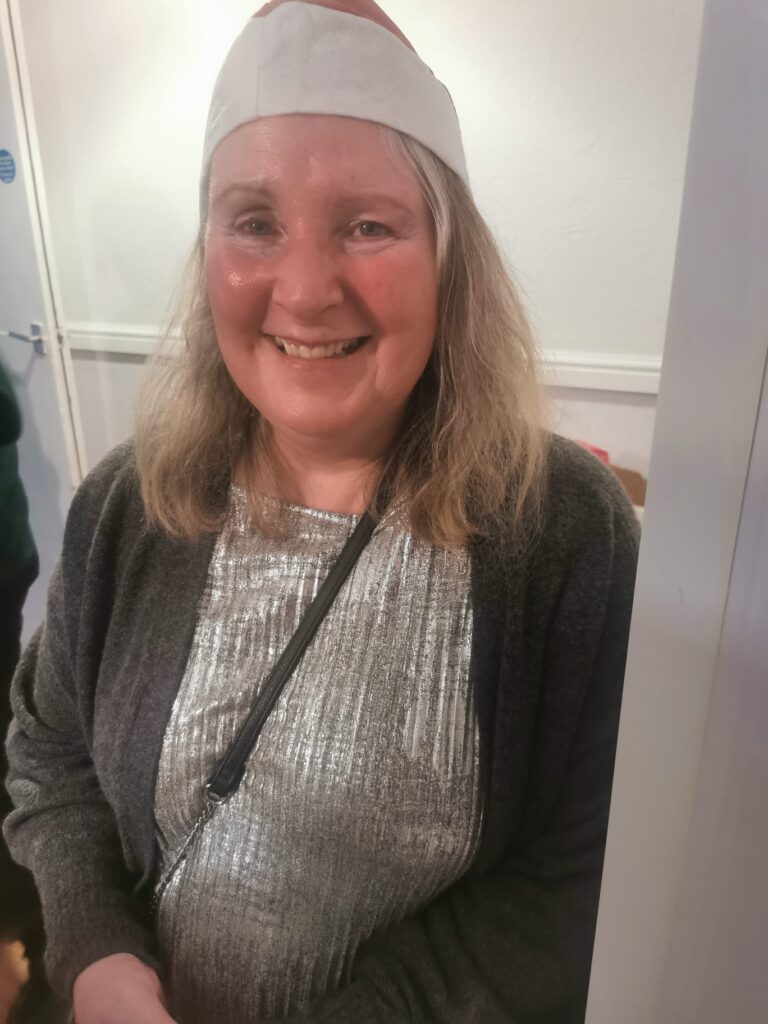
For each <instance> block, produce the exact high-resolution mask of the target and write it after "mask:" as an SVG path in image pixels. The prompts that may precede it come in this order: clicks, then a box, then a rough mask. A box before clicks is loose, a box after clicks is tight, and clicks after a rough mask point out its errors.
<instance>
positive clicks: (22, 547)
mask: <svg viewBox="0 0 768 1024" xmlns="http://www.w3.org/2000/svg"><path fill="white" fill-rule="evenodd" d="M20 436H21V414H20V413H19V407H18V404H17V402H16V397H15V395H14V393H13V389H12V387H11V382H10V380H9V378H8V375H7V373H6V371H5V369H4V368H3V365H2V363H0V619H3V620H5V619H6V618H8V617H11V616H13V617H14V618H15V617H17V616H18V615H20V613H21V607H22V605H23V603H24V598H25V596H26V592H27V590H28V588H29V586H30V584H31V583H32V581H33V580H34V579H35V577H36V576H37V568H38V566H37V551H36V550H35V542H34V540H33V539H32V533H31V531H30V528H29V506H28V504H27V498H26V495H25V494H24V488H23V486H22V483H21V479H20V478H19V458H18V453H17V451H16V442H17V441H18V440H19V437H20Z"/></svg>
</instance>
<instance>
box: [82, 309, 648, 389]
mask: <svg viewBox="0 0 768 1024" xmlns="http://www.w3.org/2000/svg"><path fill="white" fill-rule="evenodd" d="M66 333H67V337H68V340H69V347H70V349H71V351H72V352H77V353H91V354H95V355H100V354H107V355H122V356H125V355H130V356H137V355H138V356H149V355H151V354H152V353H153V352H154V351H155V349H156V348H157V345H158V342H159V339H160V332H159V331H158V330H157V328H153V327H143V326H138V325H121V324H88V323H70V324H67V328H66ZM542 362H543V366H544V380H545V382H546V383H547V384H548V385H549V386H550V387H555V388H578V389H580V390H589V391H614V392H617V391H620V392H628V393H630V394H642V395H655V394H657V393H658V390H659V378H660V376H661V359H660V358H659V357H656V356H608V355H604V354H602V353H600V352H567V351H550V352H545V353H544V355H543V359H542Z"/></svg>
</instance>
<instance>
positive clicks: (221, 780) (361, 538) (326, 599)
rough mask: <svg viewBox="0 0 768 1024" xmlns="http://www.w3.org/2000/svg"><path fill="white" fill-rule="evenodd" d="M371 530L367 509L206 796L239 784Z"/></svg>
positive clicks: (219, 796) (216, 796)
mask: <svg viewBox="0 0 768 1024" xmlns="http://www.w3.org/2000/svg"><path fill="white" fill-rule="evenodd" d="M373 529H374V523H373V520H372V519H371V516H370V515H369V513H368V512H366V513H364V515H363V516H362V518H361V519H360V522H359V523H358V524H357V526H356V527H355V529H354V531H353V533H352V535H351V536H350V538H349V540H348V541H347V542H346V544H345V545H344V547H343V548H342V550H341V553H340V554H339V556H338V558H337V559H336V561H335V562H334V564H333V566H332V567H331V571H330V572H329V573H328V576H327V577H326V578H325V580H324V581H323V583H322V585H321V587H320V589H319V590H318V592H317V595H316V596H315V599H314V600H313V601H312V604H311V605H310V606H309V608H308V609H307V611H306V612H305V613H304V617H303V619H302V620H301V622H300V623H299V627H298V629H297V630H296V632H295V633H294V634H293V636H292V637H291V639H290V640H289V641H288V644H287V646H286V648H285V650H284V651H283V653H282V654H281V655H280V657H279V659H278V660H277V662H276V663H275V665H274V667H273V669H272V671H271V672H270V673H269V675H268V676H267V678H266V680H265V682H264V685H263V686H262V687H261V689H260V690H259V692H258V694H257V696H256V699H255V700H254V702H253V707H252V708H251V710H250V712H249V713H248V717H247V718H246V720H245V722H244V723H243V724H242V726H241V727H240V730H239V732H238V734H237V736H236V737H235V739H234V741H233V743H232V746H231V747H230V748H229V750H228V751H227V753H226V754H225V755H224V757H223V758H222V759H221V761H219V763H218V765H217V766H216V768H215V769H214V771H213V774H212V775H211V777H210V779H209V780H208V782H207V784H206V787H205V791H206V794H207V796H208V799H209V800H211V801H213V802H214V803H220V802H221V801H222V800H226V798H227V797H228V796H230V795H231V794H232V793H234V791H235V790H236V789H237V787H238V786H239V784H240V780H241V779H242V777H243V773H244V772H245V765H246V762H247V761H248V758H249V757H250V755H251V753H252V751H253V748H254V747H255V746H256V742H257V740H258V738H259V735H260V734H261V730H262V729H263V727H264V723H265V722H266V720H267V719H268V718H269V716H270V714H271V712H272V709H273V708H274V706H275V704H276V702H277V699H278V697H279V696H280V694H281V693H282V692H283V688H284V687H285V684H286V683H287V682H288V680H289V679H290V677H291V673H292V672H293V670H294V669H295V668H296V666H297V665H298V663H299V660H300V658H301V656H302V654H303V653H304V651H305V650H306V649H307V645H308V644H309V643H310V641H311V640H312V637H313V636H314V635H315V633H316V632H317V629H318V626H319V625H320V623H321V622H322V621H323V619H324V618H325V615H326V613H327V611H328V609H329V608H330V606H331V604H332V603H333V601H334V598H335V597H336V595H337V594H338V592H339V590H340V589H341V587H342V586H343V584H344V581H345V580H346V579H347V577H348V576H349V574H350V572H351V571H352V568H353V567H354V565H355V562H356V561H357V559H358V558H359V557H360V553H361V551H362V550H363V548H364V547H365V546H366V544H367V543H368V541H369V540H370V539H371V535H372V534H373Z"/></svg>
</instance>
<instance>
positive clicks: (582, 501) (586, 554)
mask: <svg viewBox="0 0 768 1024" xmlns="http://www.w3.org/2000/svg"><path fill="white" fill-rule="evenodd" d="M544 474H545V479H544V482H543V484H544V486H543V499H542V508H541V514H540V516H539V519H538V523H537V525H536V528H535V529H532V530H530V531H529V532H528V533H527V534H526V536H525V537H524V538H523V540H519V539H516V538H515V537H514V536H512V535H511V531H510V533H509V534H508V535H504V532H503V531H501V533H496V534H494V535H493V536H491V537H488V538H486V541H485V542H484V543H483V544H480V545H478V546H477V548H476V558H477V561H478V565H482V567H483V569H484V570H485V571H487V572H488V573H490V575H491V576H493V575H494V574H500V575H501V578H504V579H506V581H507V584H511V583H512V581H514V580H516V581H517V582H518V584H519V585H521V586H523V587H524V588H525V590H526V591H528V592H529V593H530V594H533V593H541V594H543V595H545V596H546V597H547V599H548V600H554V599H555V596H556V595H557V593H559V591H560V589H561V587H562V586H563V584H564V583H565V581H566V580H567V579H568V578H569V577H571V576H572V575H573V573H574V572H576V573H577V574H579V575H582V576H584V578H585V580H586V581H587V582H586V583H585V585H588V582H589V579H588V578H590V577H591V578H592V579H593V581H594V583H595V585H598V583H600V584H601V585H602V584H605V583H607V582H608V580H610V578H611V576H612V575H614V574H616V573H617V574H618V575H619V576H621V577H622V578H624V579H625V580H626V581H627V585H628V586H629V585H630V584H631V581H632V580H633V579H634V572H635V567H636V562H637V549H638V544H639V537H640V526H639V523H638V520H637V516H636V515H635V511H634V509H633V508H632V505H631V503H630V501H629V498H628V497H627V495H626V493H625V492H624V489H623V487H622V486H621V483H620V482H619V480H618V478H617V477H616V475H615V474H614V473H613V472H612V471H611V470H610V469H609V468H608V467H607V466H605V465H603V463H601V462H600V460H599V459H597V458H595V456H594V455H592V454H591V453H590V452H588V451H586V450H585V449H583V448H581V447H580V446H579V445H577V444H574V443H573V442H572V441H568V440H567V439H566V438H564V437H560V436H558V435H554V434H553V435H550V437H549V438H548V450H547V460H546V467H545V471H544Z"/></svg>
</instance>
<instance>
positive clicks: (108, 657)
mask: <svg viewBox="0 0 768 1024" xmlns="http://www.w3.org/2000/svg"><path fill="white" fill-rule="evenodd" d="M331 72H332V73H331ZM200 200H201V221H200V232H199V236H198V239H197V242H196V244H195V247H194V251H193V253H192V257H191V260H190V264H189V269H188V282H187V284H188V287H187V290H186V293H185V294H184V296H183V299H182V302H181V304H180V308H179V311H178V314H177V318H176V321H175V325H176V326H177V327H178V329H179V332H180V334H181V337H182V345H181V347H180V348H179V347H178V346H177V345H175V344H174V346H173V348H169V349H166V350H164V351H163V352H161V353H160V354H159V356H158V357H157V359H156V360H155V361H154V362H153V364H152V366H151V368H150V371H149V373H148V376H147V381H146V385H145V388H144V391H143V394H142V399H141V405H140V410H139V416H138V421H137V427H136V437H135V442H133V443H131V444H128V445H126V446H123V447H121V448H119V449H117V450H116V451H115V452H113V453H112V454H111V455H110V456H109V457H108V458H107V459H106V460H105V461H104V462H103V463H102V464H101V466H99V467H98V468H97V469H96V470H95V471H94V472H93V473H92V474H91V476H90V477H89V478H88V479H87V480H86V482H85V483H84V484H83V486H82V487H81V489H80V490H79V492H78V494H77V496H76V498H75V500H74V502H73V506H72V511H71V514H70V519H69V524H68V528H67V535H66V538H65V545H64V551H63V554H62V560H61V566H60V569H59V572H58V574H57V576H56V577H55V578H54V580H53V582H52V585H51V593H50V601H49V618H48V622H47V624H46V628H45V630H44V631H43V632H42V634H40V635H38V636H37V637H36V638H35V640H34V642H33V644H32V645H31V646H30V648H29V649H28V651H27V652H26V654H25V657H24V660H23V664H22V667H21V669H20V671H19V673H18V675H17V678H16V682H15V697H14V701H15V716H16V717H15V724H14V729H13V731H12V733H11V738H10V743H9V756H10V761H11V775H10V790H11V792H12V795H13V798H14V801H15V805H16V809H15V811H14V812H13V813H12V814H11V816H10V818H9V820H8V824H7V826H6V831H7V836H8V840H9V844H10V845H11V847H12V849H13V851H14V853H15V855H16V856H17V857H18V859H19V860H21V861H23V862H24V863H26V864H28V865H29V866H30V867H31V868H32V870H33V871H34V873H35V875H36V879H37V882H38V885H39V888H40V892H41V895H42V900H43V905H44V912H45V918H46V933H47V936H48V954H47V963H48V969H49V972H50V975H51V978H52V980H53V982H54V983H55V985H56V986H57V987H58V988H59V989H60V990H61V991H62V993H64V994H65V995H67V996H68V997H71V999H72V1001H73V1006H74V1012H75V1018H76V1020H77V1024H170V1022H172V1021H173V1020H176V1021H178V1022H180V1024H212V1022H214V1021H215V1022H219V1021H226V1022H227V1024H255V1022H257V1021H263V1022H269V1021H277V1020H283V1021H289V1020H290V1021H295V1022H299V1021H304V1022H306V1024H309V1022H316V1024H320V1022H329V1024H330V1022H331V1021H332V1022H334V1024H360V1022H361V1021H367V1022H370V1024H385V1022H386V1024H393V1022H395V1024H396V1022H402V1024H405V1022H409V1021H412V1022H433V1021H434V1022H446V1024H447V1022H455V1024H466V1022H469V1021H478V1022H480V1021H482V1024H502V1022H508V1021H515V1022H516V1024H534V1022H540V1021H543V1020H546V1021H548V1022H549V1024H575V1022H577V1021H581V1020H583V1017H584V1007H585V1002H586V992H587V983H588V976H589V964H590V957H591V947H592V941H593V936H594V927H595V917H596V910H597V900H598V893H599V883H600V872H601V864H602V856H603V849H604V842H605V830H606V824H607V817H608V803H609V795H610V786H611V775H612V765H613V756H614V749H615V743H616V732H617V725H618V711H619V704H620V694H621V684H622V675H623V665H624V657H625V652H626V640H627V632H628V625H629V613H630V607H631V600H632V586H633V578H634V566H635V557H636V545H637V526H636V522H635V519H634V516H633V513H632V509H631V507H630V506H629V504H628V502H627V500H626V498H625V497H624V496H623V493H622V491H621V488H620V487H619V485H618V482H617V481H616V480H615V479H614V478H613V477H612V476H611V474H610V473H609V472H608V470H606V469H605V468H604V467H602V465H601V464H600V463H599V462H598V461H597V460H596V459H594V458H593V457H592V456H590V455H588V454H586V453H585V452H583V451H581V450H580V449H576V448H575V447H574V446H572V445H569V444H568V443H567V442H564V441H563V440H562V439H558V438H554V437H552V436H551V435H549V434H548V433H547V432H546V430H545V427H544V417H543V413H542V401H541V397H540V393H539V390H538V385H537V368H536V360H535V350H534V344H533V340H532V337H531V333H530V330H529V328H528V326H527V323H526V318H525V315H524V313H523V311H522V308H521V306H520V302H519V300H518V298H517V294H516V291H515V288H514V286H513V284H512V283H511V281H510V279H509V276H508V274H507V272H506V270H505V268H504V264H503V261H502V259H501V257H500V255H499V252H498V249H497V247H496V244H495V242H494V240H493V238H492V236H491V234H490V232H489V230H488V228H487V227H486V225H485V223H484V221H483V219H482V217H481V216H480V214H479V212H478V210H477V207H476V206H475V203H474V201H473V199H472V195H471V192H470V189H469V183H468V175H467V170H466V164H465V161H464V153H463V148H462V144H461V136H460V133H459V128H458V122H457V120H456V114H455V111H454V109H453V105H452V103H451V101H450V97H449V96H448V94H447V92H446V90H445V89H444V87H443V86H442V85H440V83H439V82H437V80H436V79H435V78H434V76H433V75H432V73H431V72H430V71H429V69H428V68H426V66H425V65H424V64H423V63H422V62H421V61H420V60H419V58H418V57H417V56H416V54H415V53H414V52H413V50H412V48H411V47H410V44H408V43H407V40H406V39H405V37H404V36H403V35H402V33H401V32H399V30H397V29H396V27H395V26H393V24H392V23H391V22H390V21H389V19H388V18H387V17H386V16H385V15H384V14H383V12H382V11H380V9H379V8H378V7H376V5H375V4H373V3H371V2H370V0H344V2H343V3H342V2H339V3H335V2H328V3H324V4H312V3H300V2H295V0H291V2H278V3H272V4H269V5H268V6H267V8H265V9H264V10H263V11H262V12H261V16H257V17H255V18H253V19H252V20H251V21H250V22H249V24H248V25H247V26H246V28H245V29H244V31H243V33H242V35H241V36H240V37H239V38H238V40H237V41H236V42H235V44H234V46H233V47H232V50H231V52H230V54H229V55H228V57H227V59H226V61H225V64H224V66H223V68H222V71H221V73H220V75H219V79H218V82H217V85H216V89H215V91H214V97H213V102H212V105H211V114H210V117H209V122H208V128H207V132H206V145H205V151H204V159H203V167H202V171H201V191H200Z"/></svg>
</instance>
